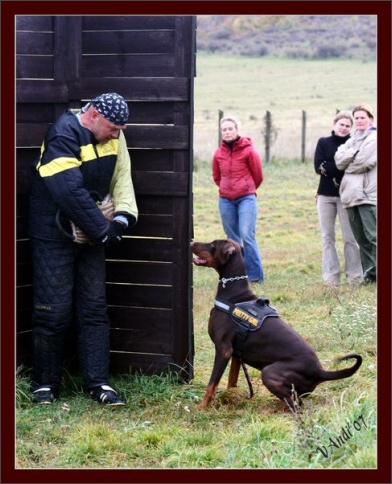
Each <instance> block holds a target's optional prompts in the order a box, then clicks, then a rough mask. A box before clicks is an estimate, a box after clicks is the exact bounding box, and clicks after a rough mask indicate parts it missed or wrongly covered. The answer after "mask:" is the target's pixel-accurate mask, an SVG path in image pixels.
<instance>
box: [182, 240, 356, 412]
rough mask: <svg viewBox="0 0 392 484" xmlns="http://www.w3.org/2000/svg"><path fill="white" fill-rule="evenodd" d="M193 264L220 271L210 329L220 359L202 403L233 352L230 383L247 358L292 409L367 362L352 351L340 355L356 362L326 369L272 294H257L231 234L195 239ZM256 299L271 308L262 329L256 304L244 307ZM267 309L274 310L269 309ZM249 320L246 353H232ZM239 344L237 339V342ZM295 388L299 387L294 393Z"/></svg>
mask: <svg viewBox="0 0 392 484" xmlns="http://www.w3.org/2000/svg"><path fill="white" fill-rule="evenodd" d="M190 248H191V250H192V252H193V253H194V255H195V256H196V257H195V258H194V259H193V262H194V264H196V265H197V266H205V267H212V268H214V269H215V270H216V271H217V272H218V274H219V283H218V290H217V293H216V299H215V307H214V308H213V309H212V310H211V313H210V319H209V323H208V333H209V335H210V337H211V339H212V341H213V342H214V344H215V361H214V366H213V369H212V374H211V377H210V381H209V383H208V386H207V390H206V392H205V395H204V397H203V400H202V402H201V403H200V405H198V407H197V408H199V409H200V408H203V407H205V406H206V405H207V404H208V403H209V402H210V401H211V400H212V399H213V398H214V396H215V393H216V389H217V387H218V384H219V382H220V379H221V378H222V375H223V373H224V371H225V369H226V367H227V364H228V362H229V360H230V358H232V362H231V368H230V372H229V379H228V388H231V387H235V386H236V385H237V380H238V373H239V369H240V366H241V363H246V364H248V365H250V366H252V367H253V368H257V369H258V370H260V371H262V381H263V383H264V385H265V386H266V387H267V388H268V390H269V391H270V392H271V393H273V394H274V395H276V396H277V397H278V398H280V399H281V400H282V401H283V402H285V403H286V404H287V406H288V407H289V408H291V410H293V411H295V410H296V408H297V405H296V402H297V403H299V404H301V397H302V398H303V397H306V396H307V395H309V394H310V393H311V392H312V391H313V390H314V389H315V388H316V386H317V385H319V384H320V383H322V382H324V381H330V380H339V379H341V378H348V377H350V376H352V375H353V374H354V373H355V372H356V371H357V370H358V368H359V367H360V366H361V364H362V357H361V356H360V355H357V354H349V355H346V356H343V357H341V358H339V360H338V361H343V360H347V359H350V358H354V359H355V360H356V363H355V364H354V365H353V366H352V367H350V368H345V369H342V370H339V371H326V370H324V369H323V368H322V366H321V363H320V361H319V359H318V357H317V355H316V353H315V351H314V349H313V348H312V346H310V345H309V344H308V343H307V342H306V341H305V340H304V339H303V338H302V336H300V335H299V334H298V333H297V332H296V331H294V330H293V329H292V328H291V327H290V326H289V325H288V324H287V323H286V322H285V321H283V320H282V319H280V318H279V316H278V314H277V313H275V314H274V313H273V308H272V309H271V306H269V304H268V300H262V299H258V297H257V296H256V295H255V294H254V293H253V292H252V291H251V289H250V287H249V284H248V280H247V276H246V267H245V261H244V259H243V255H242V247H241V246H240V245H239V244H238V243H237V242H235V241H234V240H231V239H222V240H214V241H213V242H211V243H202V242H191V244H190ZM245 301H251V305H252V307H253V308H255V309H257V311H258V310H259V309H260V308H263V310H265V309H267V316H265V319H264V322H263V323H262V325H261V327H260V328H259V329H255V325H256V322H255V321H256V319H254V318H253V317H252V314H256V312H257V311H256V312H255V311H254V310H253V309H251V310H250V312H249V311H248V310H246V309H245V310H242V309H240V308H241V307H242V308H244V306H243V305H241V307H239V306H235V305H236V304H238V303H240V302H241V303H242V302H245ZM233 310H234V312H237V313H238V314H240V316H242V320H240V322H241V324H238V321H239V320H238V318H237V322H236V321H235V318H233V317H232V315H231V314H232V311H233ZM268 310H269V311H270V314H268ZM244 320H249V321H251V323H252V324H253V325H254V327H252V328H251V330H249V331H248V332H247V334H246V335H245V336H244V335H242V337H241V335H240V340H241V339H242V340H243V342H242V344H241V343H240V346H241V349H240V352H241V355H240V356H238V350H237V349H236V352H237V356H233V349H234V345H237V343H238V341H235V340H236V338H238V336H236V331H237V332H238V326H244V324H243V322H244ZM237 346H238V345H237ZM294 392H295V393H294Z"/></svg>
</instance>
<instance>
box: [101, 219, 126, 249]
mask: <svg viewBox="0 0 392 484" xmlns="http://www.w3.org/2000/svg"><path fill="white" fill-rule="evenodd" d="M124 230H125V225H124V224H122V223H121V222H117V221H113V222H110V225H109V230H108V232H107V233H106V235H105V236H104V238H103V239H102V240H101V243H102V244H104V245H106V246H107V247H108V246H113V245H116V244H118V243H120V242H121V238H122V236H123V232H124Z"/></svg>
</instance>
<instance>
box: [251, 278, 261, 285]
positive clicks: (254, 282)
mask: <svg viewBox="0 0 392 484" xmlns="http://www.w3.org/2000/svg"><path fill="white" fill-rule="evenodd" d="M249 282H250V284H261V283H262V282H263V281H262V280H261V279H252V280H250V281H249Z"/></svg>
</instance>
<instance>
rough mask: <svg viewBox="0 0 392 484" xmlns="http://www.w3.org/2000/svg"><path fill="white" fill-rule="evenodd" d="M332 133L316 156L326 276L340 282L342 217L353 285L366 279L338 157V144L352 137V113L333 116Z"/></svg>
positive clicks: (348, 273)
mask: <svg viewBox="0 0 392 484" xmlns="http://www.w3.org/2000/svg"><path fill="white" fill-rule="evenodd" d="M332 124H333V131H332V134H331V136H328V137H325V138H320V139H319V140H318V143H317V146H316V151H315V155H314V168H315V171H316V173H317V174H318V175H320V182H319V186H318V190H317V210H318V214H319V223H320V231H321V238H322V251H323V254H322V276H323V280H324V283H325V284H326V285H338V284H340V282H341V281H340V275H341V266H340V261H339V256H338V253H337V250H336V236H335V225H336V217H337V216H338V217H339V222H340V228H341V231H342V237H343V244H344V245H343V250H344V261H345V268H344V270H345V273H346V278H347V281H348V282H349V284H354V285H355V284H359V283H360V282H361V279H362V266H361V259H360V255H359V248H358V244H357V242H356V240H355V237H354V235H353V233H352V231H351V227H350V222H349V219H348V216H347V211H346V209H345V208H344V207H343V205H342V202H341V200H340V195H339V187H340V183H341V180H342V178H343V175H344V172H343V171H340V170H339V169H338V168H337V167H336V164H335V160H334V156H335V153H336V150H337V149H338V147H339V146H340V145H342V144H344V143H345V142H346V141H347V140H348V139H349V138H350V131H351V128H352V125H353V120H352V117H351V113H350V112H348V111H340V112H339V113H338V114H337V115H336V116H335V117H334V119H333V123H332Z"/></svg>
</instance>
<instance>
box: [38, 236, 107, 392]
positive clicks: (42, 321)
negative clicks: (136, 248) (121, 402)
mask: <svg viewBox="0 0 392 484" xmlns="http://www.w3.org/2000/svg"><path fill="white" fill-rule="evenodd" d="M32 248H33V265H34V308H33V368H32V375H31V377H32V382H33V383H32V386H33V389H35V388H38V387H42V386H49V387H51V388H52V389H54V390H55V391H56V390H57V389H58V387H59V385H60V380H61V373H62V365H63V358H64V350H65V344H66V340H67V335H68V333H69V332H70V331H71V327H72V324H73V322H75V323H76V328H77V341H78V343H77V345H78V355H79V361H80V368H81V371H82V376H83V382H84V387H85V389H86V390H88V389H90V388H93V387H95V386H99V385H102V384H107V383H108V378H109V375H108V373H109V319H108V316H107V306H106V297H105V251H104V247H103V246H92V245H89V244H76V243H74V242H72V241H64V242H57V241H44V240H38V239H33V240H32Z"/></svg>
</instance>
